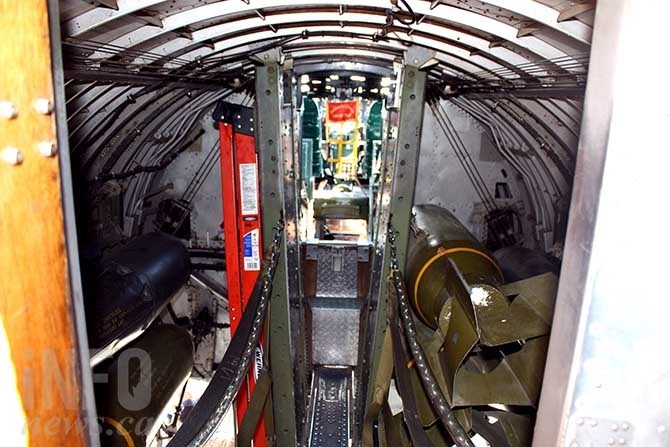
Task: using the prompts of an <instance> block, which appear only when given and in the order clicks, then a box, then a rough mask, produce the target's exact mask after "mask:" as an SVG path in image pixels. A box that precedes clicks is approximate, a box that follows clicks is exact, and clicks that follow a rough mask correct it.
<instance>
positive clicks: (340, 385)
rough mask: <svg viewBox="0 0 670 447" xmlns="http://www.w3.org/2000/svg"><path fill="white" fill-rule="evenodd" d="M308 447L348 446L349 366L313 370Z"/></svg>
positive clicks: (349, 434) (349, 420)
mask: <svg viewBox="0 0 670 447" xmlns="http://www.w3.org/2000/svg"><path fill="white" fill-rule="evenodd" d="M310 410H311V412H310V415H311V417H310V423H309V444H308V447H348V446H349V442H350V439H351V369H350V368H319V369H316V370H315V371H314V378H313V381H312V394H311V397H310Z"/></svg>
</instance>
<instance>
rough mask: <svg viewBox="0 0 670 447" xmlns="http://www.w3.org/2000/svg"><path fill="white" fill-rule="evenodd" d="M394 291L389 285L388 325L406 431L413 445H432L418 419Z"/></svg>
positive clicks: (421, 446) (428, 446)
mask: <svg viewBox="0 0 670 447" xmlns="http://www.w3.org/2000/svg"><path fill="white" fill-rule="evenodd" d="M396 293H397V292H396V291H395V290H393V288H392V287H391V288H390V292H389V308H390V311H389V312H390V319H391V322H390V324H389V327H390V330H391V338H392V340H393V364H394V369H395V384H396V388H397V390H398V394H399V395H400V399H401V400H402V408H403V412H402V415H403V420H404V421H405V424H406V425H407V431H408V432H409V436H410V438H412V445H413V446H414V447H432V445H433V444H432V443H431V442H430V439H428V435H426V432H425V431H424V429H423V424H421V421H420V420H419V411H418V409H417V408H416V400H415V397H414V388H412V379H411V378H410V375H409V370H408V368H409V365H410V361H411V359H412V357H411V355H410V353H409V351H408V349H407V341H406V340H405V336H404V334H403V332H402V328H401V327H400V321H399V320H398V297H397V294H396Z"/></svg>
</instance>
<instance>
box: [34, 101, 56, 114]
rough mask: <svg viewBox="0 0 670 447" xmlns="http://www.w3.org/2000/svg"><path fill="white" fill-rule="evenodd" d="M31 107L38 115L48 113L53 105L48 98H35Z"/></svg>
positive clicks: (51, 110) (52, 108)
mask: <svg viewBox="0 0 670 447" xmlns="http://www.w3.org/2000/svg"><path fill="white" fill-rule="evenodd" d="M33 108H34V109H35V111H36V112H37V113H39V114H40V115H50V114H51V112H53V110H54V106H53V104H52V102H51V100H50V99H48V98H37V99H36V100H35V101H34V102H33Z"/></svg>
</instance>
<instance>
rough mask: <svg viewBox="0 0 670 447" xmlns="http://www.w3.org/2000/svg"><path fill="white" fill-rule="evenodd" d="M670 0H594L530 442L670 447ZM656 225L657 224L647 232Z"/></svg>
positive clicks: (546, 446) (543, 446)
mask: <svg viewBox="0 0 670 447" xmlns="http://www.w3.org/2000/svg"><path fill="white" fill-rule="evenodd" d="M668 14H670V4H668V2H656V1H652V0H620V1H616V2H599V3H598V5H597V11H596V16H595V27H594V35H593V46H592V49H591V64H590V70H589V75H588V84H587V90H586V98H585V103H584V116H583V121H582V131H581V136H580V141H579V151H578V159H577V166H576V173H575V180H574V187H573V194H572V203H571V207H570V216H569V222H568V229H567V239H566V244H565V250H564V256H563V266H562V271H561V277H560V282H559V289H558V296H557V302H556V310H555V314H554V323H553V329H552V332H551V341H550V345H549V353H548V358H547V364H546V368H545V377H544V384H543V387H542V395H541V399H540V406H539V412H538V420H537V424H536V428H535V436H534V442H533V445H534V446H538V447H554V446H568V445H580V446H584V445H622V446H628V445H635V446H646V447H656V446H659V447H660V446H667V445H669V444H670V422H669V421H670V412H669V411H668V401H670V358H669V357H668V355H667V354H666V353H665V352H664V342H665V341H666V340H668V339H670V325H669V324H668V319H667V315H668V311H669V310H670V301H668V293H667V285H666V284H665V281H664V280H665V278H666V277H667V275H668V262H667V253H668V252H670V239H669V238H668V237H667V236H666V235H665V231H664V230H663V228H665V225H667V222H668V221H669V220H670V205H669V204H668V199H667V191H668V185H667V177H668V174H667V171H668V166H669V165H670V152H668V150H667V146H668V144H667V141H668V132H667V129H668V128H669V127H670V109H669V106H668V104H670V94H669V93H668V90H667V88H663V86H662V85H659V84H658V83H654V82H640V67H644V66H648V64H649V62H650V61H653V63H654V69H655V70H656V71H658V72H659V73H663V72H666V71H667V70H668V69H669V68H670V62H669V61H668V59H667V58H659V57H658V54H661V53H663V51H664V50H665V45H666V41H665V39H663V38H662V37H661V35H662V32H661V31H660V30H662V29H664V27H665V21H666V18H667V17H668ZM654 230H656V231H654Z"/></svg>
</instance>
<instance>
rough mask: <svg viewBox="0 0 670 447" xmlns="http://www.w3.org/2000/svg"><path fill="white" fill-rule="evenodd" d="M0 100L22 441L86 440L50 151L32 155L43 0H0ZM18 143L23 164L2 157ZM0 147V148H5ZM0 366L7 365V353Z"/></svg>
mask: <svg viewBox="0 0 670 447" xmlns="http://www.w3.org/2000/svg"><path fill="white" fill-rule="evenodd" d="M0 11H1V13H0V42H2V43H1V44H0V64H1V67H2V68H1V69H0V100H6V101H10V102H11V103H12V104H13V105H14V106H15V107H16V111H17V116H16V117H15V118H13V119H7V118H2V117H0V318H1V320H2V321H1V325H2V326H3V327H4V328H0V330H2V329H4V332H6V336H7V339H8V342H9V356H10V357H11V360H12V362H13V366H14V369H15V372H16V388H18V391H19V395H20V397H21V405H22V407H23V410H24V412H25V415H26V417H27V421H28V425H27V430H28V443H29V444H28V445H30V446H35V447H37V446H40V447H45V446H49V447H58V446H64V447H65V446H67V447H78V446H84V445H86V442H85V435H84V433H85V432H84V431H83V430H82V429H81V428H82V421H83V411H82V410H81V408H82V404H81V400H82V396H81V393H80V383H79V379H78V378H79V375H78V374H79V368H78V363H77V359H78V356H77V344H76V337H75V330H74V316H73V314H72V303H71V301H70V293H69V279H68V269H67V254H66V248H65V235H64V226H63V214H62V204H61V184H60V171H59V165H58V157H57V156H52V157H49V156H45V155H42V154H40V152H39V151H38V149H37V147H38V146H37V145H38V143H39V142H42V141H50V142H54V143H55V142H56V128H55V122H54V116H53V115H52V114H50V113H40V112H38V111H37V110H35V108H34V106H33V104H34V101H35V100H36V99H37V98H45V99H48V100H49V101H51V102H52V103H53V97H54V95H53V86H52V76H51V57H50V43H49V25H48V16H47V1H46V0H20V1H17V0H0ZM9 146H11V147H15V148H17V149H18V150H19V151H20V152H21V155H22V158H23V162H22V163H20V164H17V165H12V164H10V163H8V162H7V161H3V160H2V159H1V156H2V154H3V152H2V151H3V150H5V149H6V148H7V147H9ZM4 154H7V153H6V152H4ZM3 361H4V362H5V363H3V364H2V365H0V367H2V368H8V367H9V366H10V365H8V364H7V363H6V361H7V359H3Z"/></svg>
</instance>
